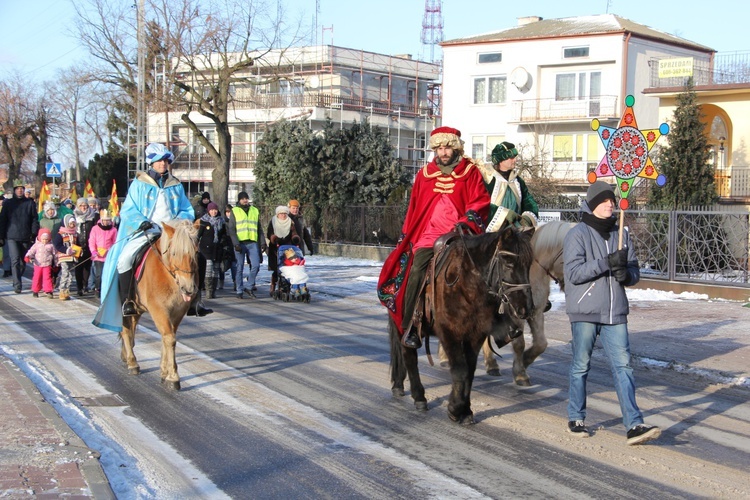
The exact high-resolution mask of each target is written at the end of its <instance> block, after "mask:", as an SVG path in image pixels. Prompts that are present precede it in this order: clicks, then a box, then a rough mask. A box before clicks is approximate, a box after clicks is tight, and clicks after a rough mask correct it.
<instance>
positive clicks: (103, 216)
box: [99, 208, 112, 220]
mask: <svg viewBox="0 0 750 500" xmlns="http://www.w3.org/2000/svg"><path fill="white" fill-rule="evenodd" d="M99 219H100V220H112V214H111V213H109V210H107V209H106V208H102V209H101V210H99Z"/></svg>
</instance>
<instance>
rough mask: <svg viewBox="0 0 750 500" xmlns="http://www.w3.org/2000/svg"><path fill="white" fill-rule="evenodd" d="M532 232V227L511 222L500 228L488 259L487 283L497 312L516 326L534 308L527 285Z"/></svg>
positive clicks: (531, 257) (520, 326) (520, 323)
mask: <svg viewBox="0 0 750 500" xmlns="http://www.w3.org/2000/svg"><path fill="white" fill-rule="evenodd" d="M533 234H534V229H533V228H531V229H523V230H519V229H516V228H515V227H512V226H509V227H507V228H505V229H504V230H502V231H500V234H499V235H498V237H497V240H496V242H495V249H494V254H493V256H492V260H491V261H490V263H489V275H488V285H489V287H490V290H491V291H492V293H493V294H496V295H497V298H498V301H499V307H498V315H500V316H502V317H504V318H503V320H505V321H507V320H509V321H510V322H511V323H512V324H514V325H515V326H516V328H519V329H523V322H524V320H525V319H526V318H528V317H529V316H530V315H531V311H532V310H533V309H534V302H533V299H532V294H531V286H530V285H529V268H530V267H531V263H532V261H533V252H532V249H531V237H532V236H533Z"/></svg>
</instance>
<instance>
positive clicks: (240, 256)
mask: <svg viewBox="0 0 750 500" xmlns="http://www.w3.org/2000/svg"><path fill="white" fill-rule="evenodd" d="M234 256H235V257H236V258H237V270H236V271H235V276H236V281H237V295H242V292H243V291H244V290H245V281H244V274H245V261H247V264H248V265H249V266H250V274H248V276H247V284H248V288H250V289H252V287H254V286H255V278H256V276H258V271H260V249H259V248H258V243H257V242H255V241H253V242H251V243H240V251H239V252H237V251H235V252H234Z"/></svg>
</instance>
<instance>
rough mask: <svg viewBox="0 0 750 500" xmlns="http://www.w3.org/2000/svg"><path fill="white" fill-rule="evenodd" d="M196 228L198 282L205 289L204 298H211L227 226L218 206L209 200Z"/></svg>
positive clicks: (214, 290)
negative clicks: (198, 226)
mask: <svg viewBox="0 0 750 500" xmlns="http://www.w3.org/2000/svg"><path fill="white" fill-rule="evenodd" d="M200 221H201V222H200V224H201V225H200V228H199V229H198V250H199V251H198V276H199V278H198V284H199V287H200V289H201V290H203V289H205V290H206V298H209V299H213V298H214V294H215V292H216V285H217V282H218V280H219V275H220V273H221V259H222V254H223V241H224V237H225V235H226V231H227V226H226V224H225V223H224V219H223V218H222V216H221V215H219V206H218V205H217V204H216V203H214V202H211V203H209V204H208V206H207V207H206V213H205V214H203V216H202V217H201V218H200Z"/></svg>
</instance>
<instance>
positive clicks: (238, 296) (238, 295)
mask: <svg viewBox="0 0 750 500" xmlns="http://www.w3.org/2000/svg"><path fill="white" fill-rule="evenodd" d="M237 298H238V299H244V298H245V296H244V295H243V294H242V292H240V293H238V294H237Z"/></svg>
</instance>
